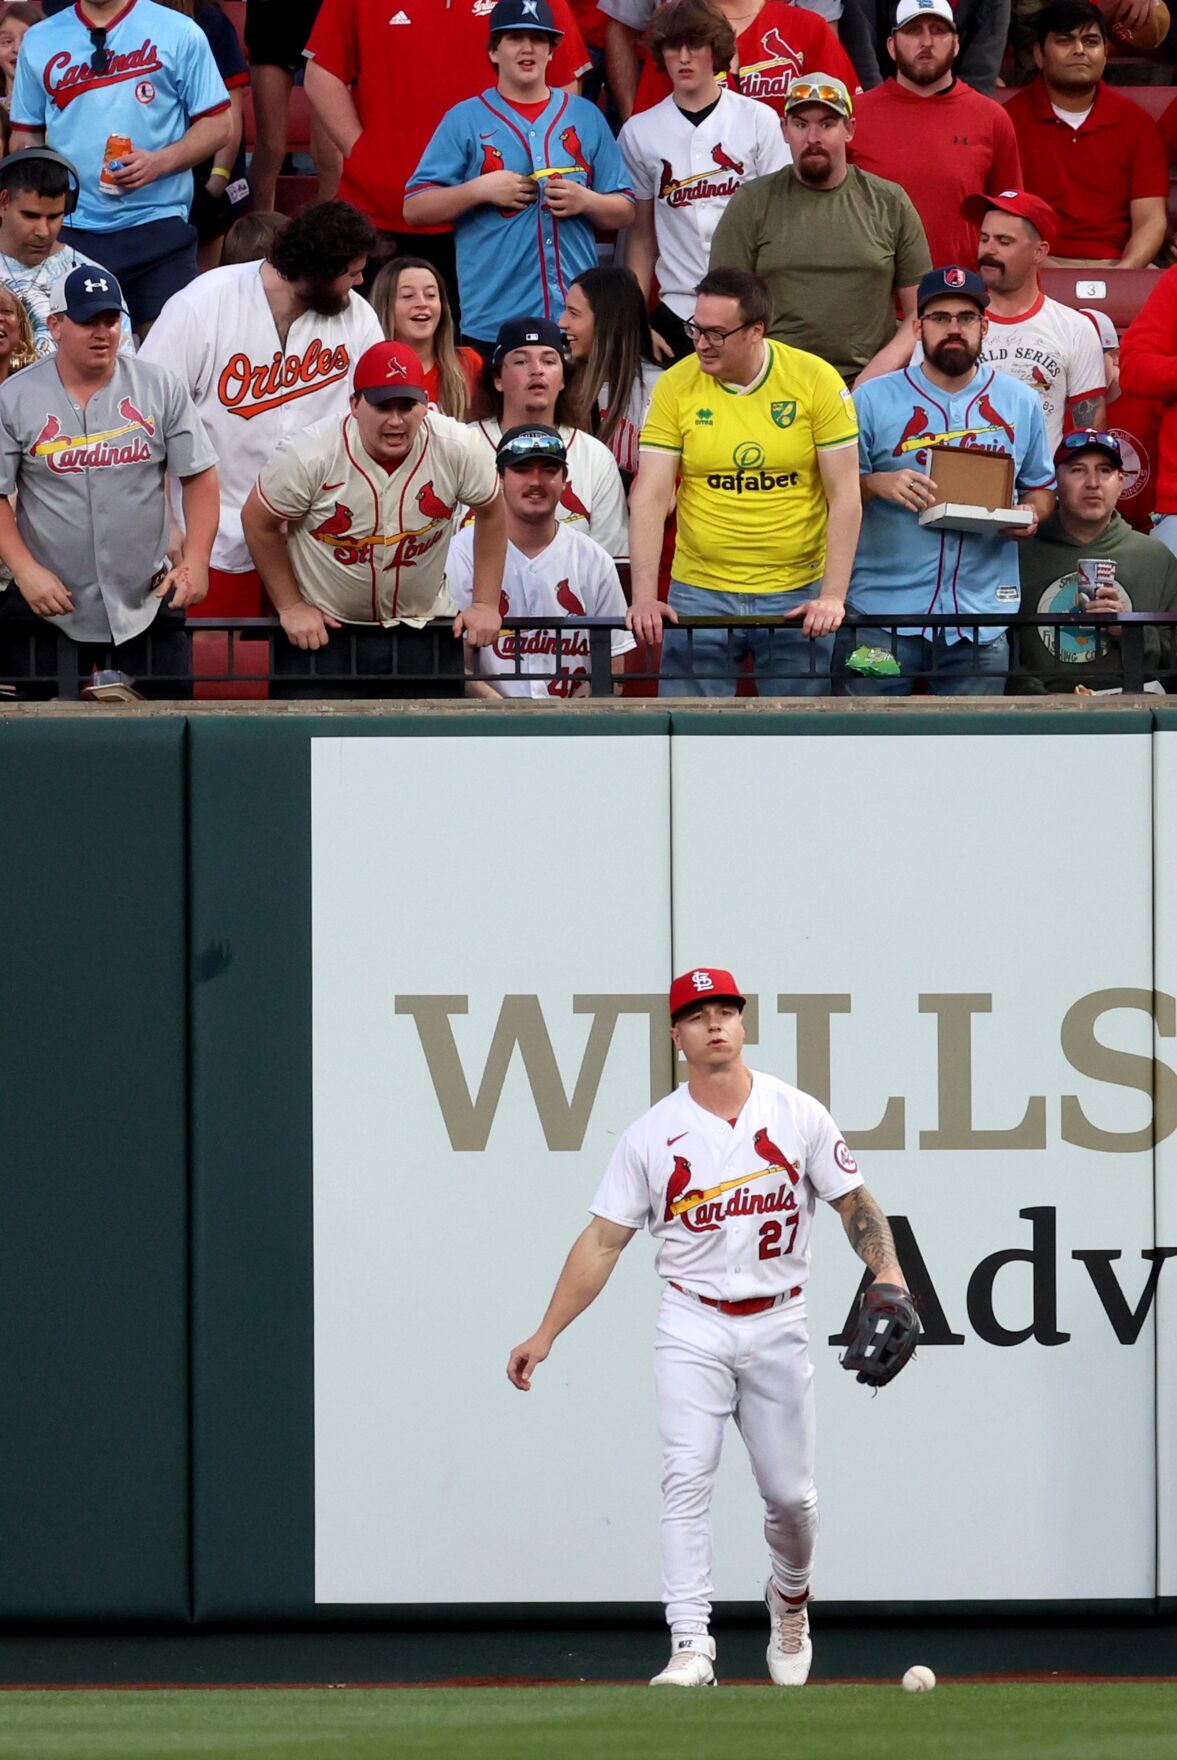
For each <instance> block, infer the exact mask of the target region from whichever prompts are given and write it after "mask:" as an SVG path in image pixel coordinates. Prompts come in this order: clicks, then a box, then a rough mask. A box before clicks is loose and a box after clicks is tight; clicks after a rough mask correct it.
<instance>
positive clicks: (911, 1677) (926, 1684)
mask: <svg viewBox="0 0 1177 1760" xmlns="http://www.w3.org/2000/svg"><path fill="white" fill-rule="evenodd" d="M935 1685H936V1677H935V1675H934V1674H933V1673H932V1671H931V1669H930V1668H924V1667H923V1665H922V1664H919V1665H917V1666H916V1667H915V1668H909V1669H908V1671H907V1673H906V1674H905V1675H904V1677H903V1690H904V1692H905V1693H930V1692H931V1690H932V1688H933V1687H934V1686H935Z"/></svg>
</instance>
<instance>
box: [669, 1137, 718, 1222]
mask: <svg viewBox="0 0 1177 1760" xmlns="http://www.w3.org/2000/svg"><path fill="white" fill-rule="evenodd" d="M693 1178H694V1175H693V1174H692V1172H691V1164H690V1162H689V1161H688V1160H687V1158H686V1156H685V1155H676V1156H675V1158H674V1168H673V1171H672V1172H671V1175H670V1180H669V1182H668V1184H667V1187H666V1209H665V1211H664V1212H663V1217H662V1220H663V1221H664V1222H673V1221H674V1220H675V1216H674V1206H675V1205H676V1204H677V1203H678V1202H679V1200H680V1199H682V1198H701V1197H702V1196H703V1194H702V1192H701V1191H699V1189H698V1188H697V1187H696V1188H695V1190H694V1191H692V1190H691V1180H692V1179H693ZM678 1220H679V1221H680V1222H682V1223H683V1224H684V1225H685V1226H686V1227H687V1228H689V1229H690V1231H691V1233H692V1234H715V1233H716V1231H717V1230H718V1228H719V1224H718V1222H699V1221H698V1220H697V1219H696V1218H695V1217H693V1216H692V1215H691V1212H690V1211H689V1210H684V1211H683V1213H682V1215H681V1216H680V1217H679V1219H678Z"/></svg>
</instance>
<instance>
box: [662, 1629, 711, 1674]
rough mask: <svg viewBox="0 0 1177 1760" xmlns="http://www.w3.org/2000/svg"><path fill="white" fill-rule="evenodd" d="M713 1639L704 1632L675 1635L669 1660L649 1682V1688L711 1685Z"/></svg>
mask: <svg viewBox="0 0 1177 1760" xmlns="http://www.w3.org/2000/svg"><path fill="white" fill-rule="evenodd" d="M714 1661H715V1639H714V1638H709V1637H708V1636H707V1634H706V1632H684V1633H683V1634H682V1635H681V1636H680V1637H677V1638H675V1640H674V1648H673V1649H672V1650H671V1652H670V1661H669V1662H668V1663H667V1664H666V1667H665V1668H664V1669H663V1670H662V1673H661V1674H656V1675H655V1676H654V1678H653V1680H652V1681H651V1682H650V1685H651V1686H652V1687H713V1686H715V1685H716V1680H715V1670H714V1668H712V1666H711V1665H712V1663H713V1662H714Z"/></svg>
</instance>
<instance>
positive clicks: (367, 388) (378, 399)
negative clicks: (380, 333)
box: [352, 342, 429, 403]
mask: <svg viewBox="0 0 1177 1760" xmlns="http://www.w3.org/2000/svg"><path fill="white" fill-rule="evenodd" d="M352 386H353V389H354V390H355V391H356V392H357V393H358V394H359V396H361V397H364V398H366V399H367V401H368V402H369V403H391V402H392V401H393V399H394V398H398V397H404V398H408V399H410V400H411V401H412V402H414V403H428V402H429V393H428V391H427V390H426V389H425V371H424V368H423V367H422V365H421V362H420V360H419V359H418V358H417V356H416V354H414V352H413V350H412V349H411V348H408V347H406V345H405V344H404V343H403V342H374V343H373V344H372V346H371V348H368V349H365V350H364V352H363V354H362V355H361V356H360V358H359V360H358V361H357V362H356V376H355V378H354V379H353V380H352Z"/></svg>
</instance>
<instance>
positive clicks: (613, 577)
mask: <svg viewBox="0 0 1177 1760" xmlns="http://www.w3.org/2000/svg"><path fill="white" fill-rule="evenodd" d="M446 585H447V586H448V587H449V590H450V597H451V598H452V599H453V601H454V604H455V605H456V606H457V607H458V610H459V611H464V610H465V609H466V607H467V606H468V605H469V604H470V601H471V599H472V598H473V596H474V529H473V527H472V526H466V528H465V529H464V530H463V531H461V532H460V533H459V534H458V536H457V537H456V538H455V539H454V542H453V544H452V545H451V546H450V554H449V561H448V563H447V564H446ZM499 612H500V614H501V615H502V616H503V617H507V616H509V615H510V614H511V613H512V612H514V614H515V616H516V617H624V616H625V594H624V593H623V592H622V590H621V582H620V580H619V579H618V577H617V564H616V563H615V562H614V560H613V558H612V557H611V556H610V555H609V552H608V551H607V550H604V549H602V547H601V545H600V544H597V543H595V542H594V541H593V539H592V538H589V537H586V536H585V534H584V533H583V532H578V531H576V530H574V528H573V527H571V526H563V525H557V527H556V536H555V537H554V538H553V539H552V542H551V543H550V544H549V545H548V547H547V549H546V550H541V551H540V553H539V555H538V556H525V555H524V554H523V552H522V550H516V548H515V546H514V544H508V545H507V561H506V565H505V567H504V569H503V591H502V595H501V597H500V599H499ZM556 633H557V632H556V631H555V630H551V629H526V630H519V631H515V630H510V629H505V630H502V631H501V632H500V633H499V635H498V637H497V639H496V640H495V641H494V643H493V644H492V645H491V646H490V647H487V648H478V649H477V650H476V651H475V656H474V661H475V676H476V677H478V678H485V679H487V680H489V681H490V682H491V683H493V684H494V686H495V689H496V690H499V691H501V692H502V693H503V695H504V696H505V697H544V698H546V697H569V696H571V695H572V693H573V692H574V691H575V690H576V687H577V686H578V685H579V684H580V683H581V682H582V681H583V680H585V679H587V678H588V676H589V635H588V631H587V630H579V631H577V630H570V631H569V632H568V633H567V634H564V633H561V635H560V639H559V659H558V660H557V652H556V650H557V640H556ZM609 639H610V645H611V647H612V651H613V653H614V654H625V653H627V652H628V651H629V649H630V648H633V647H636V646H637V644H636V642H635V640H634V637H633V636H632V635H631V634H630V632H629V631H628V630H626V629H615V630H614V631H613V632H612V634H611V636H610V638H609ZM516 654H518V658H519V664H518V673H517V672H516V664H515V657H516ZM557 665H559V669H560V671H561V673H566V674H567V676H566V677H560V678H557V677H555V676H554V674H555V672H556V669H557ZM519 673H521V674H523V676H522V677H520V676H519ZM533 674H540V675H542V676H538V677H536V676H529V675H533Z"/></svg>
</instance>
